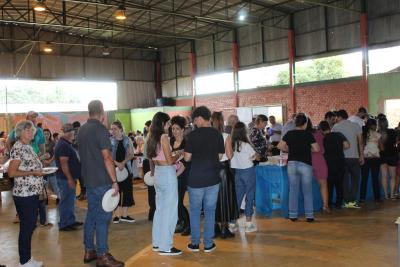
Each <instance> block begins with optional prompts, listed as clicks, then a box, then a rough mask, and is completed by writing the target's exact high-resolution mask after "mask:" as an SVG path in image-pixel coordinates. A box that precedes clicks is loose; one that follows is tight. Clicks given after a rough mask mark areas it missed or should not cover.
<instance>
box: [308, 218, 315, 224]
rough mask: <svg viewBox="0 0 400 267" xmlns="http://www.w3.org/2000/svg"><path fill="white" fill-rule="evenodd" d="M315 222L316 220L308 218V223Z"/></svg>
mask: <svg viewBox="0 0 400 267" xmlns="http://www.w3.org/2000/svg"><path fill="white" fill-rule="evenodd" d="M314 221H315V219H314V218H307V222H308V223H312V222H314Z"/></svg>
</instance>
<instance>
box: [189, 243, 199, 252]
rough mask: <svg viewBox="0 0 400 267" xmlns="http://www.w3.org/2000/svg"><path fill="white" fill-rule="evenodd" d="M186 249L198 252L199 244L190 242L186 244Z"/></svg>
mask: <svg viewBox="0 0 400 267" xmlns="http://www.w3.org/2000/svg"><path fill="white" fill-rule="evenodd" d="M187 248H188V250H190V251H193V252H198V251H200V249H199V245H195V244H192V243H190V244H189V245H187Z"/></svg>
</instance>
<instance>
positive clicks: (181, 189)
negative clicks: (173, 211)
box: [178, 170, 190, 228]
mask: <svg viewBox="0 0 400 267" xmlns="http://www.w3.org/2000/svg"><path fill="white" fill-rule="evenodd" d="M188 174H189V172H188V171H187V170H185V171H184V172H183V173H182V174H181V175H179V177H178V220H179V223H180V224H182V225H183V227H185V228H186V227H189V226H190V219H189V211H188V210H187V208H186V207H185V205H183V200H184V199H185V193H186V190H187V175H188Z"/></svg>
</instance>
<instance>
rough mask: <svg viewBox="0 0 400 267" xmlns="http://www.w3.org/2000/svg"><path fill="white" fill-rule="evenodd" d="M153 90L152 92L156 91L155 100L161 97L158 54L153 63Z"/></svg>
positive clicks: (159, 57) (159, 58) (159, 59)
mask: <svg viewBox="0 0 400 267" xmlns="http://www.w3.org/2000/svg"><path fill="white" fill-rule="evenodd" d="M154 76H155V77H154V78H155V88H154V90H155V91H156V98H161V97H162V91H161V56H160V52H157V58H156V61H155V75H154Z"/></svg>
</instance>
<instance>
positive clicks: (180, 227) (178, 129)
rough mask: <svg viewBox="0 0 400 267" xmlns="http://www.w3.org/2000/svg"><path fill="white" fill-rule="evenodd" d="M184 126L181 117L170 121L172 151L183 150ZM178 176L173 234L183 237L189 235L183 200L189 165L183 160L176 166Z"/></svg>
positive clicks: (184, 122)
mask: <svg viewBox="0 0 400 267" xmlns="http://www.w3.org/2000/svg"><path fill="white" fill-rule="evenodd" d="M185 126H186V119H185V117H182V116H174V117H172V119H171V129H172V137H171V139H170V143H171V148H172V151H173V152H175V151H181V150H183V149H184V148H185V143H186V142H185V138H184V137H183V134H184V131H185ZM176 166H177V176H178V195H179V199H178V224H177V226H176V229H175V233H180V234H182V235H183V236H188V235H190V218H189V212H188V210H187V208H186V207H185V205H184V204H183V200H184V198H185V193H186V190H187V178H188V175H189V163H186V162H185V161H184V160H183V159H182V160H180V161H178V162H177V164H176Z"/></svg>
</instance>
